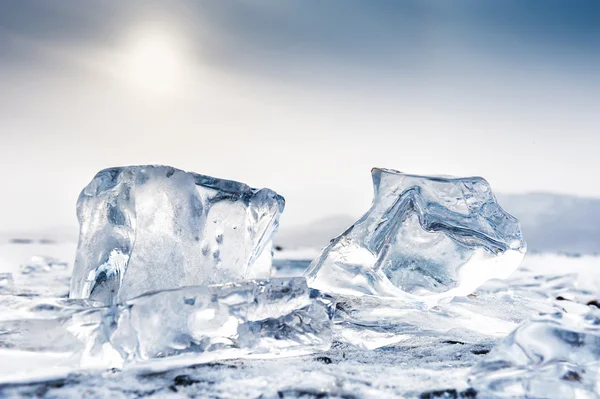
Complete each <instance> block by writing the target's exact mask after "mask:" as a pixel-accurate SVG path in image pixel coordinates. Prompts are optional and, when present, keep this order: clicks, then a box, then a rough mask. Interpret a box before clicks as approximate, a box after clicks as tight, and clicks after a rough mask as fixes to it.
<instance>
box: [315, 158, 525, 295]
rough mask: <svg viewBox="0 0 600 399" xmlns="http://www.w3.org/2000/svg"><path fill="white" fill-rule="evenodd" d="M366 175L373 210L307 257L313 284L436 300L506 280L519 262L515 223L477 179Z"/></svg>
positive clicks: (340, 290) (383, 173)
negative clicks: (369, 180)
mask: <svg viewBox="0 0 600 399" xmlns="http://www.w3.org/2000/svg"><path fill="white" fill-rule="evenodd" d="M372 175H373V186H374V191H375V194H374V199H373V204H372V206H371V209H370V210H369V211H368V212H367V213H366V214H365V215H364V216H363V217H362V218H361V219H359V220H358V221H357V222H356V223H355V224H354V225H353V226H351V227H350V228H349V229H348V230H346V232H344V233H343V234H342V235H341V236H339V237H337V238H335V239H333V240H332V242H331V243H330V244H329V246H327V247H326V248H325V249H324V250H323V251H322V252H321V254H320V255H319V256H318V257H317V258H316V259H315V260H314V261H313V262H312V264H311V266H310V268H309V269H308V270H307V273H306V276H307V278H308V280H309V285H310V286H311V287H313V288H317V289H320V290H323V291H326V292H331V293H337V294H346V295H359V296H360V295H374V296H381V297H397V298H405V299H410V300H419V301H423V302H432V303H435V302H437V301H439V300H440V299H442V298H448V297H453V296H455V295H467V294H470V293H471V292H473V291H474V290H475V289H476V288H477V287H479V286H480V285H481V284H483V283H484V282H485V281H487V280H489V279H492V278H506V277H508V276H509V275H510V274H511V273H512V272H513V271H514V270H515V269H516V268H517V267H518V265H519V263H520V262H521V260H522V259H523V256H524V254H525V250H526V245H525V241H524V240H523V238H522V236H521V230H520V227H519V223H518V221H517V219H516V218H514V217H513V216H511V215H509V214H508V213H507V212H505V211H504V210H503V209H502V208H501V207H500V206H499V205H498V203H497V202H496V199H495V197H494V195H493V194H492V190H491V188H490V186H489V184H488V183H487V182H486V181H485V180H484V179H483V178H480V177H470V178H445V177H426V176H414V175H408V174H404V173H400V172H396V171H393V170H388V169H377V168H376V169H373V170H372Z"/></svg>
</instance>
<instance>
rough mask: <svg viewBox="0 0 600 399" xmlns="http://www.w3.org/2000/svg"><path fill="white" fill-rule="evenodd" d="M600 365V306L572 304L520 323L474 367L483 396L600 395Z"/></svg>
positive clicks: (566, 398) (559, 398)
mask: <svg viewBox="0 0 600 399" xmlns="http://www.w3.org/2000/svg"><path fill="white" fill-rule="evenodd" d="M599 365H600V311H599V310H598V309H597V308H594V307H593V306H590V307H586V306H583V305H578V304H575V303H570V307H569V309H568V312H567V313H563V312H556V313H552V314H547V315H543V316H538V317H536V318H533V319H532V320H529V321H526V322H525V323H523V324H522V325H521V326H519V327H518V328H517V329H516V330H515V331H513V332H512V333H511V334H510V335H508V336H507V337H506V338H505V339H504V340H502V342H500V343H499V344H498V345H497V346H496V347H495V348H494V349H493V350H492V351H491V352H490V353H489V354H488V355H487V356H486V357H485V359H484V360H483V361H482V362H481V363H480V364H478V365H477V366H476V367H475V368H474V369H473V374H472V377H471V384H472V385H473V386H474V387H475V388H476V389H477V390H478V391H479V394H478V397H479V395H481V396H483V397H487V396H490V397H500V398H525V397H527V398H545V399H575V398H598V397H599V396H598V386H599V384H600V379H599V378H598V376H599V374H598V373H599V372H600V368H599ZM486 395H487V396H486Z"/></svg>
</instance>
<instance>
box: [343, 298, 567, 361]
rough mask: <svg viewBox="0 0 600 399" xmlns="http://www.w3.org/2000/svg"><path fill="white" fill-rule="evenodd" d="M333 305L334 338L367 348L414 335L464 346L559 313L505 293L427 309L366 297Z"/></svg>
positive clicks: (456, 300) (545, 304)
mask: <svg viewBox="0 0 600 399" xmlns="http://www.w3.org/2000/svg"><path fill="white" fill-rule="evenodd" d="M337 302H338V303H337V311H336V314H335V318H334V323H335V325H334V330H335V334H336V340H338V341H341V342H345V343H348V344H351V345H354V346H358V347H361V348H365V349H371V350H372V349H376V348H380V347H385V346H389V345H391V344H396V343H399V342H403V341H406V340H408V339H414V338H415V337H437V338H443V339H446V340H454V341H458V342H462V343H476V342H478V341H481V340H485V339H497V338H502V337H504V336H506V335H507V334H509V333H510V332H511V331H513V330H514V329H515V328H516V327H517V326H518V325H519V324H520V323H521V322H523V321H524V320H526V319H528V318H530V317H532V316H536V315H538V314H539V313H540V312H555V311H557V310H558V309H559V307H558V305H556V304H555V303H553V302H549V301H546V300H539V299H535V298H527V297H520V296H518V295H511V294H508V293H507V292H496V293H491V294H477V295H470V296H467V297H456V298H454V299H453V300H452V301H451V302H449V303H443V304H438V305H437V306H434V307H431V308H423V307H420V306H418V304H415V303H410V302H399V301H398V300H395V299H389V298H377V297H370V296H364V297H356V296H339V297H338V298H337Z"/></svg>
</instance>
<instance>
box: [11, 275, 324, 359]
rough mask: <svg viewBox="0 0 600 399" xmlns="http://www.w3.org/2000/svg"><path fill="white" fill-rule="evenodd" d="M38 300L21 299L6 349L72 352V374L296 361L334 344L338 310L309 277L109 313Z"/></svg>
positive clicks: (171, 295)
mask: <svg viewBox="0 0 600 399" xmlns="http://www.w3.org/2000/svg"><path fill="white" fill-rule="evenodd" d="M40 301H41V300H35V301H33V302H31V301H28V300H25V299H23V300H20V301H19V304H18V305H19V306H17V308H20V309H21V311H22V313H23V316H25V318H23V319H14V320H3V321H0V347H5V348H6V347H16V348H19V349H22V350H29V351H39V352H58V353H60V352H70V353H71V356H70V358H71V360H72V361H73V362H75V363H73V367H74V368H76V367H78V366H81V367H84V368H89V367H91V368H112V367H117V368H121V367H125V366H128V365H131V366H137V367H144V368H149V369H155V370H156V369H166V368H170V367H174V366H181V365H186V364H195V363H202V362H207V361H213V360H217V359H230V358H239V357H249V356H252V357H273V356H277V355H280V356H290V355H298V354H305V353H311V352H315V351H320V350H326V349H328V348H329V346H330V344H331V339H332V330H331V318H332V316H333V309H334V303H333V301H332V299H331V298H330V297H328V296H327V295H322V294H320V293H319V292H318V291H315V290H311V289H309V288H308V286H307V284H306V280H305V279H304V278H303V277H295V278H274V279H272V280H247V281H244V282H240V283H231V284H224V285H215V286H196V287H184V288H179V289H174V290H165V291H159V292H155V293H147V294H144V295H142V296H140V297H137V298H134V299H131V300H129V301H127V302H124V303H122V304H119V305H113V306H109V307H92V306H90V304H87V307H86V306H84V302H81V301H79V302H77V301H73V300H68V301H54V302H47V303H46V302H40ZM42 304H45V305H48V306H50V307H49V308H46V307H45V306H43V307H40V306H39V305H42ZM0 305H2V302H0ZM12 307H13V308H15V306H12ZM32 312H40V313H41V314H40V315H39V316H38V317H32V314H31V313H32ZM140 365H141V366H140Z"/></svg>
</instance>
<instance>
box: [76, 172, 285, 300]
mask: <svg viewBox="0 0 600 399" xmlns="http://www.w3.org/2000/svg"><path fill="white" fill-rule="evenodd" d="M284 204H285V202H284V199H283V197H281V196H280V195H278V194H277V193H275V192H274V191H272V190H269V189H261V190H257V189H253V188H250V187H248V186H247V185H245V184H243V183H238V182H235V181H230V180H222V179H216V178H212V177H208V176H203V175H199V174H196V173H188V172H184V171H182V170H179V169H175V168H172V167H168V166H129V167H120V168H111V169H105V170H102V171H100V172H99V173H98V174H97V175H96V176H95V177H94V179H93V180H92V182H91V183H90V184H89V185H88V186H87V187H85V188H84V189H83V191H82V192H81V194H80V196H79V200H78V202H77V216H78V219H79V224H80V235H79V246H78V248H77V256H76V260H75V267H74V271H73V277H72V280H71V291H70V297H71V298H85V299H87V298H89V299H92V300H97V301H101V302H103V303H105V304H107V305H108V304H114V303H120V302H122V301H124V300H127V299H131V298H134V297H137V296H139V295H141V294H143V293H145V292H149V291H158V290H164V289H172V288H179V287H184V286H193V285H207V284H221V283H227V282H232V281H238V280H244V279H264V278H269V277H270V271H271V261H272V240H271V238H272V235H273V234H274V232H275V231H276V229H277V227H278V223H279V215H280V214H281V212H282V211H283V208H284Z"/></svg>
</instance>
